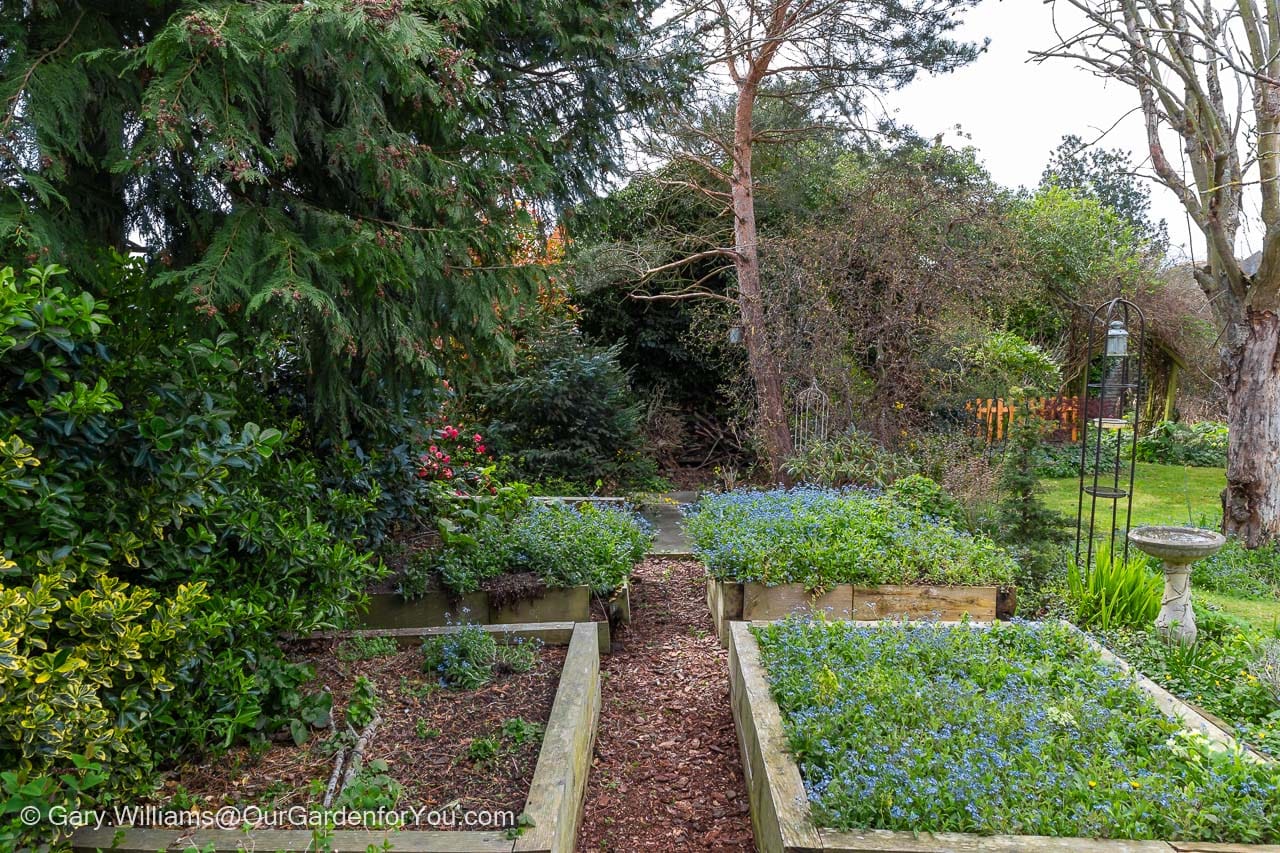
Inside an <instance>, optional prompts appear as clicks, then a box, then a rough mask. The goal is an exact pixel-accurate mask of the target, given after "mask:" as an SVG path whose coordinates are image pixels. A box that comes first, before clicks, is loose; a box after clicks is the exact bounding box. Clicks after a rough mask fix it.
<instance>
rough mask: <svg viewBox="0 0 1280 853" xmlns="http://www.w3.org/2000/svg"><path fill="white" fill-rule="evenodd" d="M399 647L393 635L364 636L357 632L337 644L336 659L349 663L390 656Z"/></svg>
mask: <svg viewBox="0 0 1280 853" xmlns="http://www.w3.org/2000/svg"><path fill="white" fill-rule="evenodd" d="M398 649H399V646H397V645H396V641H395V639H394V638H393V637H364V636H361V635H359V634H357V635H356V636H354V637H350V638H349V639H346V640H343V641H342V642H341V643H339V644H338V652H337V654H338V660H340V661H346V662H347V663H350V662H352V661H358V660H373V659H374V658H385V657H391V656H392V655H394V654H395V653H396V651H397V650H398Z"/></svg>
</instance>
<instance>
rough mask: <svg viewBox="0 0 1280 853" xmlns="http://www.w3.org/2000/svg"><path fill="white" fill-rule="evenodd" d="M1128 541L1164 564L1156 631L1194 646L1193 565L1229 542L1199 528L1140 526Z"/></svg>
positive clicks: (1130, 534)
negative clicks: (1162, 589) (1192, 607)
mask: <svg viewBox="0 0 1280 853" xmlns="http://www.w3.org/2000/svg"><path fill="white" fill-rule="evenodd" d="M1129 541H1130V542H1131V543H1132V544H1133V546H1134V547H1135V548H1137V549H1138V550H1139V551H1142V552H1143V553H1145V554H1150V555H1151V556H1153V557H1155V558H1157V559H1159V560H1162V561H1163V562H1164V598H1163V600H1162V601H1161V604H1160V615H1159V616H1157V617H1156V629H1157V630H1159V631H1160V633H1161V634H1163V635H1164V636H1166V637H1168V638H1169V639H1171V640H1176V641H1178V642H1180V643H1194V642H1195V640H1196V633H1197V632H1196V617H1195V614H1194V613H1192V611H1191V564H1192V563H1194V562H1195V561H1196V560H1202V559H1204V558H1205V557H1211V556H1213V555H1214V554H1216V553H1218V549H1219V548H1221V547H1222V546H1223V545H1225V544H1226V542H1227V539H1226V537H1225V536H1223V535H1222V534H1221V533H1217V532H1215V531H1213V530H1202V529H1200V528H1198V527H1163V526H1155V527H1138V528H1135V529H1133V530H1130V531H1129Z"/></svg>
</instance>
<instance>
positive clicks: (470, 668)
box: [422, 625, 542, 690]
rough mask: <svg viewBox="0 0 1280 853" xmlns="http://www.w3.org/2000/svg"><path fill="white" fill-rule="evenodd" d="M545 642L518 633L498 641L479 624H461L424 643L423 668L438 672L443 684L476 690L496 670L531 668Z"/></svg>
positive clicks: (454, 687) (432, 673)
mask: <svg viewBox="0 0 1280 853" xmlns="http://www.w3.org/2000/svg"><path fill="white" fill-rule="evenodd" d="M541 651H542V643H541V642H539V641H537V640H525V639H524V638H523V637H516V638H514V639H512V640H511V642H508V643H506V644H502V645H499V643H498V641H497V640H496V639H494V636H493V635H492V634H490V633H489V632H487V631H485V630H484V629H483V628H481V627H480V626H479V625H459V626H458V627H457V630H455V631H452V632H450V633H449V634H445V635H443V636H439V637H428V638H427V639H426V640H424V641H423V643H422V671H423V672H426V673H427V674H429V675H436V676H438V677H439V679H440V685H441V686H442V687H450V688H453V689H454V690H475V689H476V688H478V687H483V686H484V685H486V684H488V683H489V682H490V681H491V680H492V679H493V676H494V673H495V672H514V673H524V672H529V671H530V670H531V669H533V668H534V667H535V666H537V664H538V659H539V655H540V653H541Z"/></svg>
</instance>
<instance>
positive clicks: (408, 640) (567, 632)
mask: <svg viewBox="0 0 1280 853" xmlns="http://www.w3.org/2000/svg"><path fill="white" fill-rule="evenodd" d="M576 624H577V623H575V622H526V623H524V624H522V625H481V626H480V627H481V628H483V629H484V630H486V631H488V632H489V633H490V634H493V635H494V638H495V639H496V640H497V641H498V642H499V643H502V642H507V641H509V640H512V639H515V638H517V637H519V638H523V639H526V640H541V641H542V643H543V644H544V645H548V646H567V645H569V641H570V640H571V639H573V629H574V626H575V625H576ZM601 624H603V623H601ZM607 627H608V626H606V628H607ZM461 630H462V627H461V626H459V625H444V626H440V627H436V628H362V629H360V630H357V631H337V632H334V633H331V634H318V635H316V636H321V637H328V636H332V637H338V638H342V637H348V636H355V637H391V638H392V639H394V640H395V641H396V643H398V644H399V646H400V648H409V647H411V646H417V645H421V644H422V640H423V639H424V638H426V637H439V636H443V635H445V634H456V633H457V632H458V631H461Z"/></svg>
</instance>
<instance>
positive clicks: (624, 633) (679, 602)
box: [577, 556, 754, 853]
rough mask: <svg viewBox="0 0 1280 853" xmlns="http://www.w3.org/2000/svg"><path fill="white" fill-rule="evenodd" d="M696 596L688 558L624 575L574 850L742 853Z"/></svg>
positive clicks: (731, 764)
mask: <svg viewBox="0 0 1280 853" xmlns="http://www.w3.org/2000/svg"><path fill="white" fill-rule="evenodd" d="M703 594H704V573H703V569H702V566H701V565H700V564H699V563H697V562H696V561H693V560H687V559H684V560H681V559H672V558H666V557H660V556H654V557H650V558H649V559H647V560H645V561H644V562H643V563H641V564H640V565H639V566H637V567H636V570H635V572H634V573H633V574H632V579H631V615H632V621H631V626H630V627H629V628H624V629H622V630H620V631H619V632H618V633H617V634H616V635H615V637H614V647H613V653H612V654H610V655H608V656H606V657H604V658H603V659H602V660H601V667H600V668H601V672H602V676H603V684H602V693H603V705H602V707H601V710H600V730H599V734H598V735H597V738H596V752H595V758H594V761H593V763H592V768H591V776H590V781H589V784H588V788H587V802H586V813H585V815H584V818H583V826H582V831H581V834H580V835H579V836H578V847H577V849H578V850H580V851H603V850H609V851H708V853H731V852H732V853H737V851H751V850H754V846H753V843H752V836H751V818H750V816H749V813H748V810H747V797H746V786H745V783H744V782H743V778H742V767H741V762H740V760H739V758H738V743H737V739H736V737H735V735H734V728H733V716H732V714H731V713H730V710H729V678H728V663H727V653H726V652H725V651H724V649H722V648H720V644H719V643H718V642H717V641H716V638H715V635H714V634H713V633H712V632H711V619H710V616H709V614H708V613H707V607H706V603H705V602H704V600H703Z"/></svg>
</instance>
